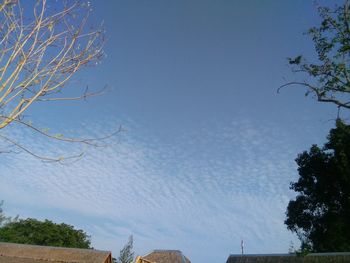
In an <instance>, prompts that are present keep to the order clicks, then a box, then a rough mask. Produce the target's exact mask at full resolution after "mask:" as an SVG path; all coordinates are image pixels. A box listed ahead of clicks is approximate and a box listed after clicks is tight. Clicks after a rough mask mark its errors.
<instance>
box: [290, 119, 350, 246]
mask: <svg viewBox="0 0 350 263" xmlns="http://www.w3.org/2000/svg"><path fill="white" fill-rule="evenodd" d="M296 162H297V164H298V166H299V168H298V172H299V175H300V177H299V180H298V181H297V182H294V183H291V189H293V190H294V191H296V192H298V193H299V195H298V196H297V197H296V198H295V200H292V201H290V202H289V204H288V207H287V213H286V214H287V219H286V220H285V224H286V225H287V227H288V229H289V230H291V231H293V232H295V233H296V234H297V235H298V237H299V239H300V240H301V242H302V250H303V251H308V250H310V251H313V252H332V251H333V252H335V251H350V223H349V222H350V125H346V124H344V123H343V122H342V121H340V120H338V121H337V123H336V128H335V129H332V130H331V131H330V134H329V136H328V142H327V143H326V144H325V145H324V147H323V148H322V149H321V148H319V147H318V146H317V145H313V146H312V147H311V149H310V151H309V152H306V151H305V152H303V153H301V154H299V155H298V157H297V159H296Z"/></svg>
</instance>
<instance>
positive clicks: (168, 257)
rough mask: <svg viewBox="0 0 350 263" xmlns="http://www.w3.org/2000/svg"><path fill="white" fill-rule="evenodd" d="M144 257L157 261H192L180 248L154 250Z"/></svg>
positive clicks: (187, 262) (182, 262) (184, 262)
mask: <svg viewBox="0 0 350 263" xmlns="http://www.w3.org/2000/svg"><path fill="white" fill-rule="evenodd" d="M143 258H145V259H147V260H150V261H153V262H156V263H191V261H190V260H189V259H188V258H187V257H185V256H184V255H183V254H182V252H181V251H180V250H153V251H152V252H151V253H149V254H147V255H145V256H143Z"/></svg>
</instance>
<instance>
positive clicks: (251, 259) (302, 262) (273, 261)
mask: <svg viewBox="0 0 350 263" xmlns="http://www.w3.org/2000/svg"><path fill="white" fill-rule="evenodd" d="M329 262H332V263H349V262H350V253H317V254H316V253H315V254H308V255H306V256H298V255H295V254H270V255H243V256H242V255H230V256H229V257H228V259H227V261H226V263H329Z"/></svg>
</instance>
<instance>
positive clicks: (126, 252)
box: [114, 236, 134, 263]
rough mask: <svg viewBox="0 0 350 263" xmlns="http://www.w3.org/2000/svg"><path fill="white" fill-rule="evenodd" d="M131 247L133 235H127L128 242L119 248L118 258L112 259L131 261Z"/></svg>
mask: <svg viewBox="0 0 350 263" xmlns="http://www.w3.org/2000/svg"><path fill="white" fill-rule="evenodd" d="M132 249H133V237H132V236H129V240H128V242H127V243H126V244H125V246H124V247H123V249H122V250H120V254H119V257H118V259H114V262H115V263H132V262H133V260H134V252H133V251H132Z"/></svg>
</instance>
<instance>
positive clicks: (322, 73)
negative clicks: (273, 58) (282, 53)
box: [282, 0, 350, 109]
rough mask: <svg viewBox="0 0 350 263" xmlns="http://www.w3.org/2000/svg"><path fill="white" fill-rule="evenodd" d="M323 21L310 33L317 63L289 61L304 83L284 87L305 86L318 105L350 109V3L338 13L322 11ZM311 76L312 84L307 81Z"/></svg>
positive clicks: (336, 9)
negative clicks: (327, 104)
mask: <svg viewBox="0 0 350 263" xmlns="http://www.w3.org/2000/svg"><path fill="white" fill-rule="evenodd" d="M318 11H319V15H320V17H321V19H322V21H321V24H320V25H319V26H318V27H312V28H311V29H309V31H308V35H310V36H311V38H312V41H313V43H314V47H315V51H316V55H317V59H316V60H313V62H310V61H308V60H307V59H306V58H305V57H304V56H302V55H299V56H297V57H295V58H289V59H288V60H289V64H290V65H291V66H292V71H293V72H296V73H298V74H300V75H302V79H303V80H302V81H292V82H289V83H287V84H285V85H283V86H282V87H284V86H289V85H301V86H303V87H305V88H306V94H305V95H306V96H307V95H309V94H313V95H314V96H315V98H316V99H317V100H318V101H321V102H329V103H333V104H335V105H337V106H338V107H339V108H346V109H350V96H349V95H350V68H349V62H350V61H349V57H350V29H349V28H350V25H349V24H350V9H349V3H348V0H346V1H345V3H344V4H343V5H342V6H336V7H335V8H334V9H330V8H327V7H319V8H318ZM305 76H307V79H308V81H304V79H305Z"/></svg>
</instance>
